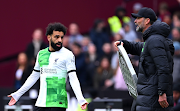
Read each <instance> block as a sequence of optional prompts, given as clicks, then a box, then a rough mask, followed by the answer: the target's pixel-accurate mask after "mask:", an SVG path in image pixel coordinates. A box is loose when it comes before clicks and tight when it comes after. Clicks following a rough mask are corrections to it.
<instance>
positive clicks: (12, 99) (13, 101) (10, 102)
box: [8, 96, 16, 106]
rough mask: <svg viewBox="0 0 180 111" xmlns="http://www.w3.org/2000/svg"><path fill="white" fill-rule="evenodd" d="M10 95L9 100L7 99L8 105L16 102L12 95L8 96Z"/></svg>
mask: <svg viewBox="0 0 180 111" xmlns="http://www.w3.org/2000/svg"><path fill="white" fill-rule="evenodd" d="M8 97H9V96H8ZM10 97H11V100H10V101H9V103H8V105H9V106H12V105H14V104H15V103H16V100H15V99H14V98H13V97H12V96H10Z"/></svg>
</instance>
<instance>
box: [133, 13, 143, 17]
mask: <svg viewBox="0 0 180 111" xmlns="http://www.w3.org/2000/svg"><path fill="white" fill-rule="evenodd" d="M131 16H132V17H133V18H137V17H142V16H140V15H138V14H135V13H131Z"/></svg>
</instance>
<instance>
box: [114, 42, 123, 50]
mask: <svg viewBox="0 0 180 111" xmlns="http://www.w3.org/2000/svg"><path fill="white" fill-rule="evenodd" d="M120 43H121V45H122V46H123V42H120V41H116V42H114V46H115V48H116V51H118V48H117V46H118V45H119V44H120Z"/></svg>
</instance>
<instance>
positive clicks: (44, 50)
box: [39, 47, 49, 55]
mask: <svg viewBox="0 0 180 111" xmlns="http://www.w3.org/2000/svg"><path fill="white" fill-rule="evenodd" d="M47 52H49V51H48V47H47V48H45V49H41V50H40V51H39V55H42V54H44V53H47Z"/></svg>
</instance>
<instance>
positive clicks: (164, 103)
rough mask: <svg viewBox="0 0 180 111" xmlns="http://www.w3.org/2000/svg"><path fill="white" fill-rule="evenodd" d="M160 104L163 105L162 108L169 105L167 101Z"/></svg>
mask: <svg viewBox="0 0 180 111" xmlns="http://www.w3.org/2000/svg"><path fill="white" fill-rule="evenodd" d="M159 104H160V105H161V107H162V108H167V107H168V106H169V104H168V102H167V101H162V102H160V103H159Z"/></svg>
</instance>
